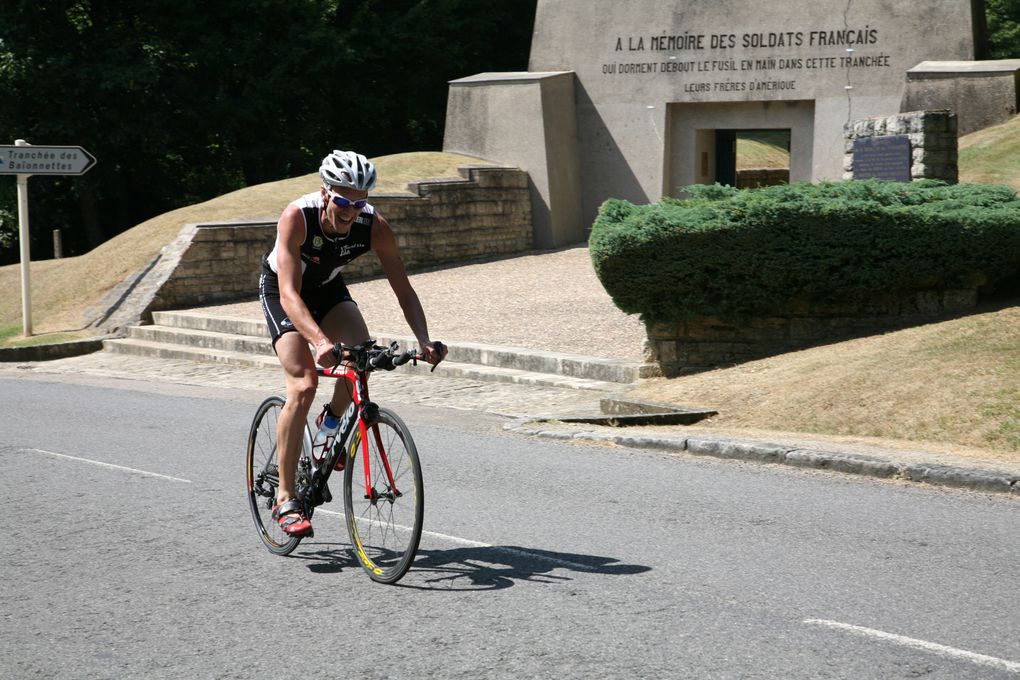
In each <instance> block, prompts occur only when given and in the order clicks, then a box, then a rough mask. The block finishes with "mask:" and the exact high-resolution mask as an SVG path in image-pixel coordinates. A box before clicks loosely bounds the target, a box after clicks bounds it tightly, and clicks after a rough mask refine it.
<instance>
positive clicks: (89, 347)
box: [0, 336, 112, 363]
mask: <svg viewBox="0 0 1020 680" xmlns="http://www.w3.org/2000/svg"><path fill="white" fill-rule="evenodd" d="M108 337H112V336H104V337H102V338H89V339H88V340H72V341H70V342H57V343H53V344H49V345H26V346H24V347H3V348H0V363H3V362H15V361H49V360H51V359H66V358H67V357H76V356H80V355H82V354H92V353H93V352H98V351H100V350H101V349H103V340H105V339H107V338H108Z"/></svg>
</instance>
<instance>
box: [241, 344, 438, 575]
mask: <svg viewBox="0 0 1020 680" xmlns="http://www.w3.org/2000/svg"><path fill="white" fill-rule="evenodd" d="M437 344H438V343H437ZM333 353H334V357H335V358H336V359H337V361H336V364H335V366H334V367H333V368H327V369H324V368H319V369H317V371H318V374H319V375H320V376H322V377H327V378H336V379H341V380H345V381H347V387H348V389H349V392H350V395H351V402H350V405H349V406H348V407H347V410H346V411H345V412H344V413H343V415H341V416H340V428H339V430H338V432H337V434H336V436H335V437H333V438H327V439H326V441H325V442H324V443H322V444H319V445H313V440H312V430H311V428H310V427H309V426H308V425H307V424H306V426H305V428H304V436H303V443H302V447H301V457H300V458H299V460H298V466H297V476H296V484H297V491H298V496H299V498H300V499H301V501H302V502H303V504H304V509H305V514H306V515H307V516H308V518H309V519H311V518H312V514H313V513H314V511H315V508H317V507H318V506H320V505H322V504H323V503H328V502H329V501H331V500H332V498H333V496H332V494H331V493H330V489H329V485H328V482H329V478H330V474H331V473H332V472H333V471H334V470H335V469H337V468H342V469H343V496H344V514H345V516H346V524H347V531H348V533H349V535H350V539H351V545H352V547H353V550H354V553H355V555H356V556H357V559H358V562H359V563H360V564H361V566H362V567H364V568H365V571H366V572H368V575H369V576H370V577H371V578H372V580H374V581H378V582H380V583H396V582H397V581H398V580H400V578H401V577H403V576H404V574H406V573H407V570H408V569H409V568H410V566H411V563H412V562H413V561H414V556H415V553H416V552H417V550H418V542H419V540H420V539H421V530H422V516H423V513H424V508H425V499H424V488H423V483H422V474H421V464H420V461H419V459H418V451H417V449H416V448H415V445H414V440H413V439H412V438H411V433H410V432H409V431H408V429H407V426H406V425H405V424H404V422H403V421H402V420H401V419H400V417H399V416H397V414H396V413H394V412H393V411H391V410H389V409H386V408H381V407H379V406H378V405H376V404H375V403H374V402H372V401H370V400H369V396H368V376H369V374H370V373H371V372H372V371H376V370H380V369H382V370H392V369H394V368H396V367H397V366H401V365H403V364H406V363H407V362H409V361H411V362H414V363H415V364H416V363H417V361H418V360H419V359H421V358H422V356H421V354H419V353H418V352H416V351H415V350H413V349H411V350H407V351H404V352H401V351H400V349H399V347H398V345H397V343H395V342H394V343H393V344H391V345H390V346H389V347H379V346H377V345H375V343H374V341H369V342H367V343H364V344H361V345H355V346H348V345H343V344H337V345H335V346H334V348H333ZM433 370H435V366H433ZM284 401H285V400H284V399H283V398H281V397H279V396H272V397H269V398H268V399H266V400H265V401H263V402H262V404H261V405H260V406H259V407H258V410H257V411H256V412H255V419H254V420H253V421H252V424H251V430H250V432H249V434H248V456H247V472H248V489H247V491H248V503H249V505H250V506H251V516H252V520H253V521H254V522H255V529H256V531H257V532H258V534H259V538H261V539H262V543H263V544H265V546H266V548H268V549H269V551H270V552H271V553H274V554H276V555H289V554H290V553H291V552H293V551H294V549H295V548H297V546H298V544H299V543H301V537H295V536H291V535H289V534H287V533H285V532H284V531H283V530H282V529H280V527H279V526H278V525H277V523H276V521H275V520H274V519H273V517H272V512H273V506H274V505H275V504H276V493H277V488H278V487H279V484H280V475H279V468H278V465H277V458H276V448H277V447H276V424H277V421H278V419H279V417H280V410H281V409H282V408H283V405H284ZM359 459H360V461H361V464H360V465H358V464H357V462H358V461H359ZM338 463H339V465H338Z"/></svg>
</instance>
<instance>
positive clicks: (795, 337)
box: [645, 288, 977, 376]
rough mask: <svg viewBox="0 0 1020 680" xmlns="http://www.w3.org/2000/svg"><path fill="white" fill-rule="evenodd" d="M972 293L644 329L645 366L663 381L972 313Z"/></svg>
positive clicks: (907, 296)
mask: <svg viewBox="0 0 1020 680" xmlns="http://www.w3.org/2000/svg"><path fill="white" fill-rule="evenodd" d="M976 304H977V289H976V288H967V289H950V290H934V289H932V290H918V291H913V292H910V293H904V294H902V295H887V296H884V297H881V298H876V299H873V300H870V301H868V302H866V303H858V304H854V303H839V304H829V305H820V304H816V305H809V304H800V305H794V306H792V307H791V309H789V310H788V311H787V312H786V313H785V314H783V315H778V314H777V315H775V316H770V317H759V318H751V319H747V320H744V321H741V322H727V321H723V320H721V319H718V318H715V317H699V318H696V319H691V320H688V321H684V322H679V323H656V324H649V325H648V327H647V329H646V330H647V333H648V342H647V344H646V357H645V359H646V361H648V362H649V363H653V364H655V365H657V366H658V369H659V371H660V372H661V374H662V375H665V376H676V375H681V374H684V373H693V372H697V371H703V370H707V369H710V368H713V367H716V366H723V365H727V364H735V363H740V362H743V361H750V360H752V359H759V358H762V357H766V356H772V355H776V354H783V353H786V352H790V351H793V350H797V349H803V348H805V347H810V346H814V345H821V344H826V343H830V342H836V341H838V340H844V339H848V338H852V337H862V336H865V335H873V334H875V333H877V332H882V331H888V330H892V329H896V328H902V327H906V326H911V325H917V324H920V323H926V322H931V321H934V320H938V319H942V318H946V317H947V316H951V315H952V314H955V313H962V312H966V311H969V310H972V309H973V308H974V306H975V305H976Z"/></svg>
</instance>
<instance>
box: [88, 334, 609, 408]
mask: <svg viewBox="0 0 1020 680" xmlns="http://www.w3.org/2000/svg"><path fill="white" fill-rule="evenodd" d="M148 328H152V327H151V326H150V327H148ZM192 332H193V333H194V332H201V331H192ZM202 333H203V335H204V336H213V335H217V334H214V333H208V332H202ZM266 342H267V343H268V340H267V341H266ZM103 349H104V350H106V351H108V352H113V353H120V354H131V355H135V356H150V357H157V358H161V359H185V360H190V361H203V362H207V363H219V364H225V365H230V366H239V367H245V366H248V367H258V368H277V369H278V368H279V366H280V364H279V362H278V361H277V360H276V357H275V356H273V355H271V354H270V355H266V354H259V353H253V352H239V351H233V350H229V349H219V348H215V347H202V346H199V345H186V344H180V343H173V342H159V341H155V340H149V339H144V338H143V337H131V336H129V337H127V338H120V339H112V340H105V341H104V342H103ZM431 368H432V367H431V366H429V365H428V364H425V363H419V364H418V365H417V366H412V365H411V364H406V365H404V366H401V367H400V368H399V369H397V370H400V371H411V372H412V373H427V372H429V371H430V369H431ZM436 372H437V374H441V375H444V376H449V377H456V378H469V379H473V380H479V381H484V382H500V383H513V384H517V385H535V386H541V387H561V388H570V389H577V390H594V391H601V392H617V391H619V389H620V385H619V383H613V382H605V381H600V380H590V379H586V378H577V377H572V376H564V375H551V374H546V373H534V372H530V371H522V370H517V369H512V368H503V367H499V366H479V365H471V364H462V363H457V362H453V361H450V360H447V361H444V362H443V363H442V364H441V365H440V366H439V368H437V369H436Z"/></svg>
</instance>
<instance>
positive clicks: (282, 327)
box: [259, 267, 357, 347]
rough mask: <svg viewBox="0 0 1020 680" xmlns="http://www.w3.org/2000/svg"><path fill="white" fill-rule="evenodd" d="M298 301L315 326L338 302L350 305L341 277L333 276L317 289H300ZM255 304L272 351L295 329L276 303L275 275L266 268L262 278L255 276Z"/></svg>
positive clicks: (277, 285)
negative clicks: (277, 343)
mask: <svg viewBox="0 0 1020 680" xmlns="http://www.w3.org/2000/svg"><path fill="white" fill-rule="evenodd" d="M301 299H302V300H303V301H304V303H305V306H306V307H308V311H309V312H311V314H312V318H313V319H315V323H322V320H323V319H325V318H326V315H327V314H329V313H330V311H332V309H333V308H334V307H336V306H337V305H338V304H340V303H341V302H354V298H352V297H351V292H350V291H349V290H347V284H346V283H344V279H343V277H342V276H337V277H336V278H335V279H333V280H332V281H330V282H329V283H327V284H326V285H325V286H321V287H319V288H311V287H309V288H308V289H305V288H303V287H302V289H301ZM259 300H261V301H262V313H263V314H265V316H266V324H268V326H269V337H271V338H272V339H273V347H276V341H277V340H278V339H279V338H280V336H281V335H283V334H284V333H288V332H290V331H296V330H297V329H296V328H294V324H293V322H291V320H290V319H289V318H287V312H285V311H283V304H282V303H281V302H280V282H279V279H278V278H277V276H276V273H275V272H274V271H273V270H272V269H270V268H269V267H263V268H262V275H261V276H259ZM355 304H357V303H355Z"/></svg>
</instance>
